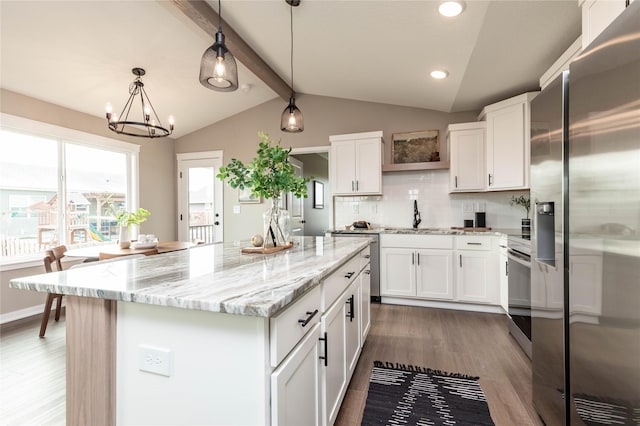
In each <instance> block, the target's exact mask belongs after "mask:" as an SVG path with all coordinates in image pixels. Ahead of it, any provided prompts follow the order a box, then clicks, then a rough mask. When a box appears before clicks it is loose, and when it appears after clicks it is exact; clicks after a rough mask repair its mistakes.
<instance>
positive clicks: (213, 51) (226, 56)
mask: <svg viewBox="0 0 640 426" xmlns="http://www.w3.org/2000/svg"><path fill="white" fill-rule="evenodd" d="M200 83H201V84H202V85H203V86H204V87H206V88H207V89H211V90H217V91H219V92H233V91H234V90H236V89H237V88H238V67H237V65H236V59H235V58H234V57H233V55H232V54H231V52H229V49H227V46H226V45H225V44H224V34H223V33H222V9H221V4H220V0H218V32H217V33H216V42H215V43H213V45H212V46H211V47H209V48H208V49H207V50H205V51H204V54H203V55H202V60H201V61H200Z"/></svg>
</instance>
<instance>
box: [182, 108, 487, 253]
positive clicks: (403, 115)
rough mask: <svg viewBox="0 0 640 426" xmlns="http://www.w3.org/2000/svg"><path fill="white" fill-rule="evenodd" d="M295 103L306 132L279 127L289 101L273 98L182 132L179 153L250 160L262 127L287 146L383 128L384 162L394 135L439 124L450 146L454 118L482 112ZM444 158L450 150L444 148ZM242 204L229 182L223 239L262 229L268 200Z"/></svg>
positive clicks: (469, 118) (472, 116)
mask: <svg viewBox="0 0 640 426" xmlns="http://www.w3.org/2000/svg"><path fill="white" fill-rule="evenodd" d="M296 104H297V105H298V107H299V108H300V110H301V111H302V113H303V115H304V120H305V130H304V132H302V133H294V134H291V133H284V132H282V131H280V114H281V113H282V110H283V109H284V108H285V106H286V103H285V102H284V101H283V100H282V99H274V100H271V101H269V102H265V103H264V104H261V105H258V106H256V107H254V108H251V109H249V110H247V111H244V112H242V113H240V114H237V115H235V116H233V117H230V118H227V119H225V120H222V121H220V122H218V123H216V124H213V125H211V126H208V127H205V128H203V129H201V130H198V131H196V132H193V133H191V134H189V135H186V136H183V137H181V138H179V139H177V141H176V152H179V153H182V152H198V151H210V150H223V151H224V162H225V163H228V162H229V161H230V160H231V159H232V158H237V159H239V160H241V161H250V160H251V159H252V158H253V157H254V156H255V153H256V149H257V147H258V136H257V132H258V131H264V132H267V133H269V134H270V135H271V136H272V138H273V139H275V140H276V141H277V140H278V139H281V140H282V145H283V146H285V147H295V148H299V147H314V146H327V145H329V136H331V135H339V134H345V133H358V132H370V131H376V130H382V131H383V133H384V139H385V142H386V143H385V147H384V157H385V159H384V161H385V163H389V162H390V158H391V143H390V141H391V135H392V134H393V133H394V132H396V133H398V132H408V131H417V130H427V129H439V130H440V141H441V144H442V145H441V146H442V147H443V148H446V146H445V145H446V143H445V141H446V128H447V125H448V124H450V123H464V122H469V121H476V118H477V115H478V111H470V112H461V113H453V114H449V113H445V112H439V111H432V110H426V109H420V108H409V107H401V106H395V105H387V104H379V103H372V102H361V101H356V100H348V99H339V98H330V97H324V96H315V95H299V96H298V97H297V98H296ZM441 156H442V158H443V159H446V158H448V151H447V150H446V149H442V153H441ZM234 205H238V201H237V192H236V191H234V190H230V188H229V187H226V186H225V194H224V221H225V226H224V239H225V241H238V240H246V239H248V238H250V237H251V235H253V234H255V233H260V232H261V230H260V228H261V220H262V219H261V216H260V215H261V214H262V212H263V211H264V209H265V208H266V207H267V205H266V204H253V205H248V204H243V205H242V206H241V207H242V209H241V213H240V214H239V215H238V214H235V215H234V214H233V206H234Z"/></svg>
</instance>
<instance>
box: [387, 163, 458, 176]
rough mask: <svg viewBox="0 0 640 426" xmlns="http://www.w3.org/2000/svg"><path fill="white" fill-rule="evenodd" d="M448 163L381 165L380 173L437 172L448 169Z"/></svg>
mask: <svg viewBox="0 0 640 426" xmlns="http://www.w3.org/2000/svg"><path fill="white" fill-rule="evenodd" d="M448 168H449V162H448V161H432V162H429V163H402V164H383V165H382V173H390V172H412V171H420V170H437V169H448Z"/></svg>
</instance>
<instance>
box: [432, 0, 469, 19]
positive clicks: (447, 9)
mask: <svg viewBox="0 0 640 426" xmlns="http://www.w3.org/2000/svg"><path fill="white" fill-rule="evenodd" d="M463 10H464V2H462V1H445V2H442V3H440V6H439V7H438V11H439V12H440V14H441V15H442V16H446V17H449V18H450V17H453V16H458V15H460V14H461V13H462V11H463Z"/></svg>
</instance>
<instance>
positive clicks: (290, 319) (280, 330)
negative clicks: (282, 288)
mask: <svg viewBox="0 0 640 426" xmlns="http://www.w3.org/2000/svg"><path fill="white" fill-rule="evenodd" d="M320 287H321V286H316V287H315V288H313V289H312V290H311V291H309V292H308V293H307V294H305V295H304V296H302V298H300V300H298V301H297V302H295V303H294V304H293V305H291V306H289V307H288V308H287V309H285V310H284V311H282V312H280V313H279V314H278V315H276V316H275V317H273V318H271V320H270V321H269V327H270V329H271V336H270V342H269V344H270V349H271V366H272V367H277V366H278V364H280V362H282V360H283V359H284V358H285V357H286V356H287V354H288V353H289V352H291V349H293V348H294V347H295V346H296V345H297V344H298V342H299V341H300V340H301V339H302V338H303V337H304V335H305V334H307V331H309V330H311V329H312V328H313V326H314V325H315V324H317V323H319V322H320V316H321V315H322V314H321V312H320V295H321V290H320ZM314 313H315V314H314ZM305 320H309V321H308V323H306V324H304V323H303V322H302V321H305Z"/></svg>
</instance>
